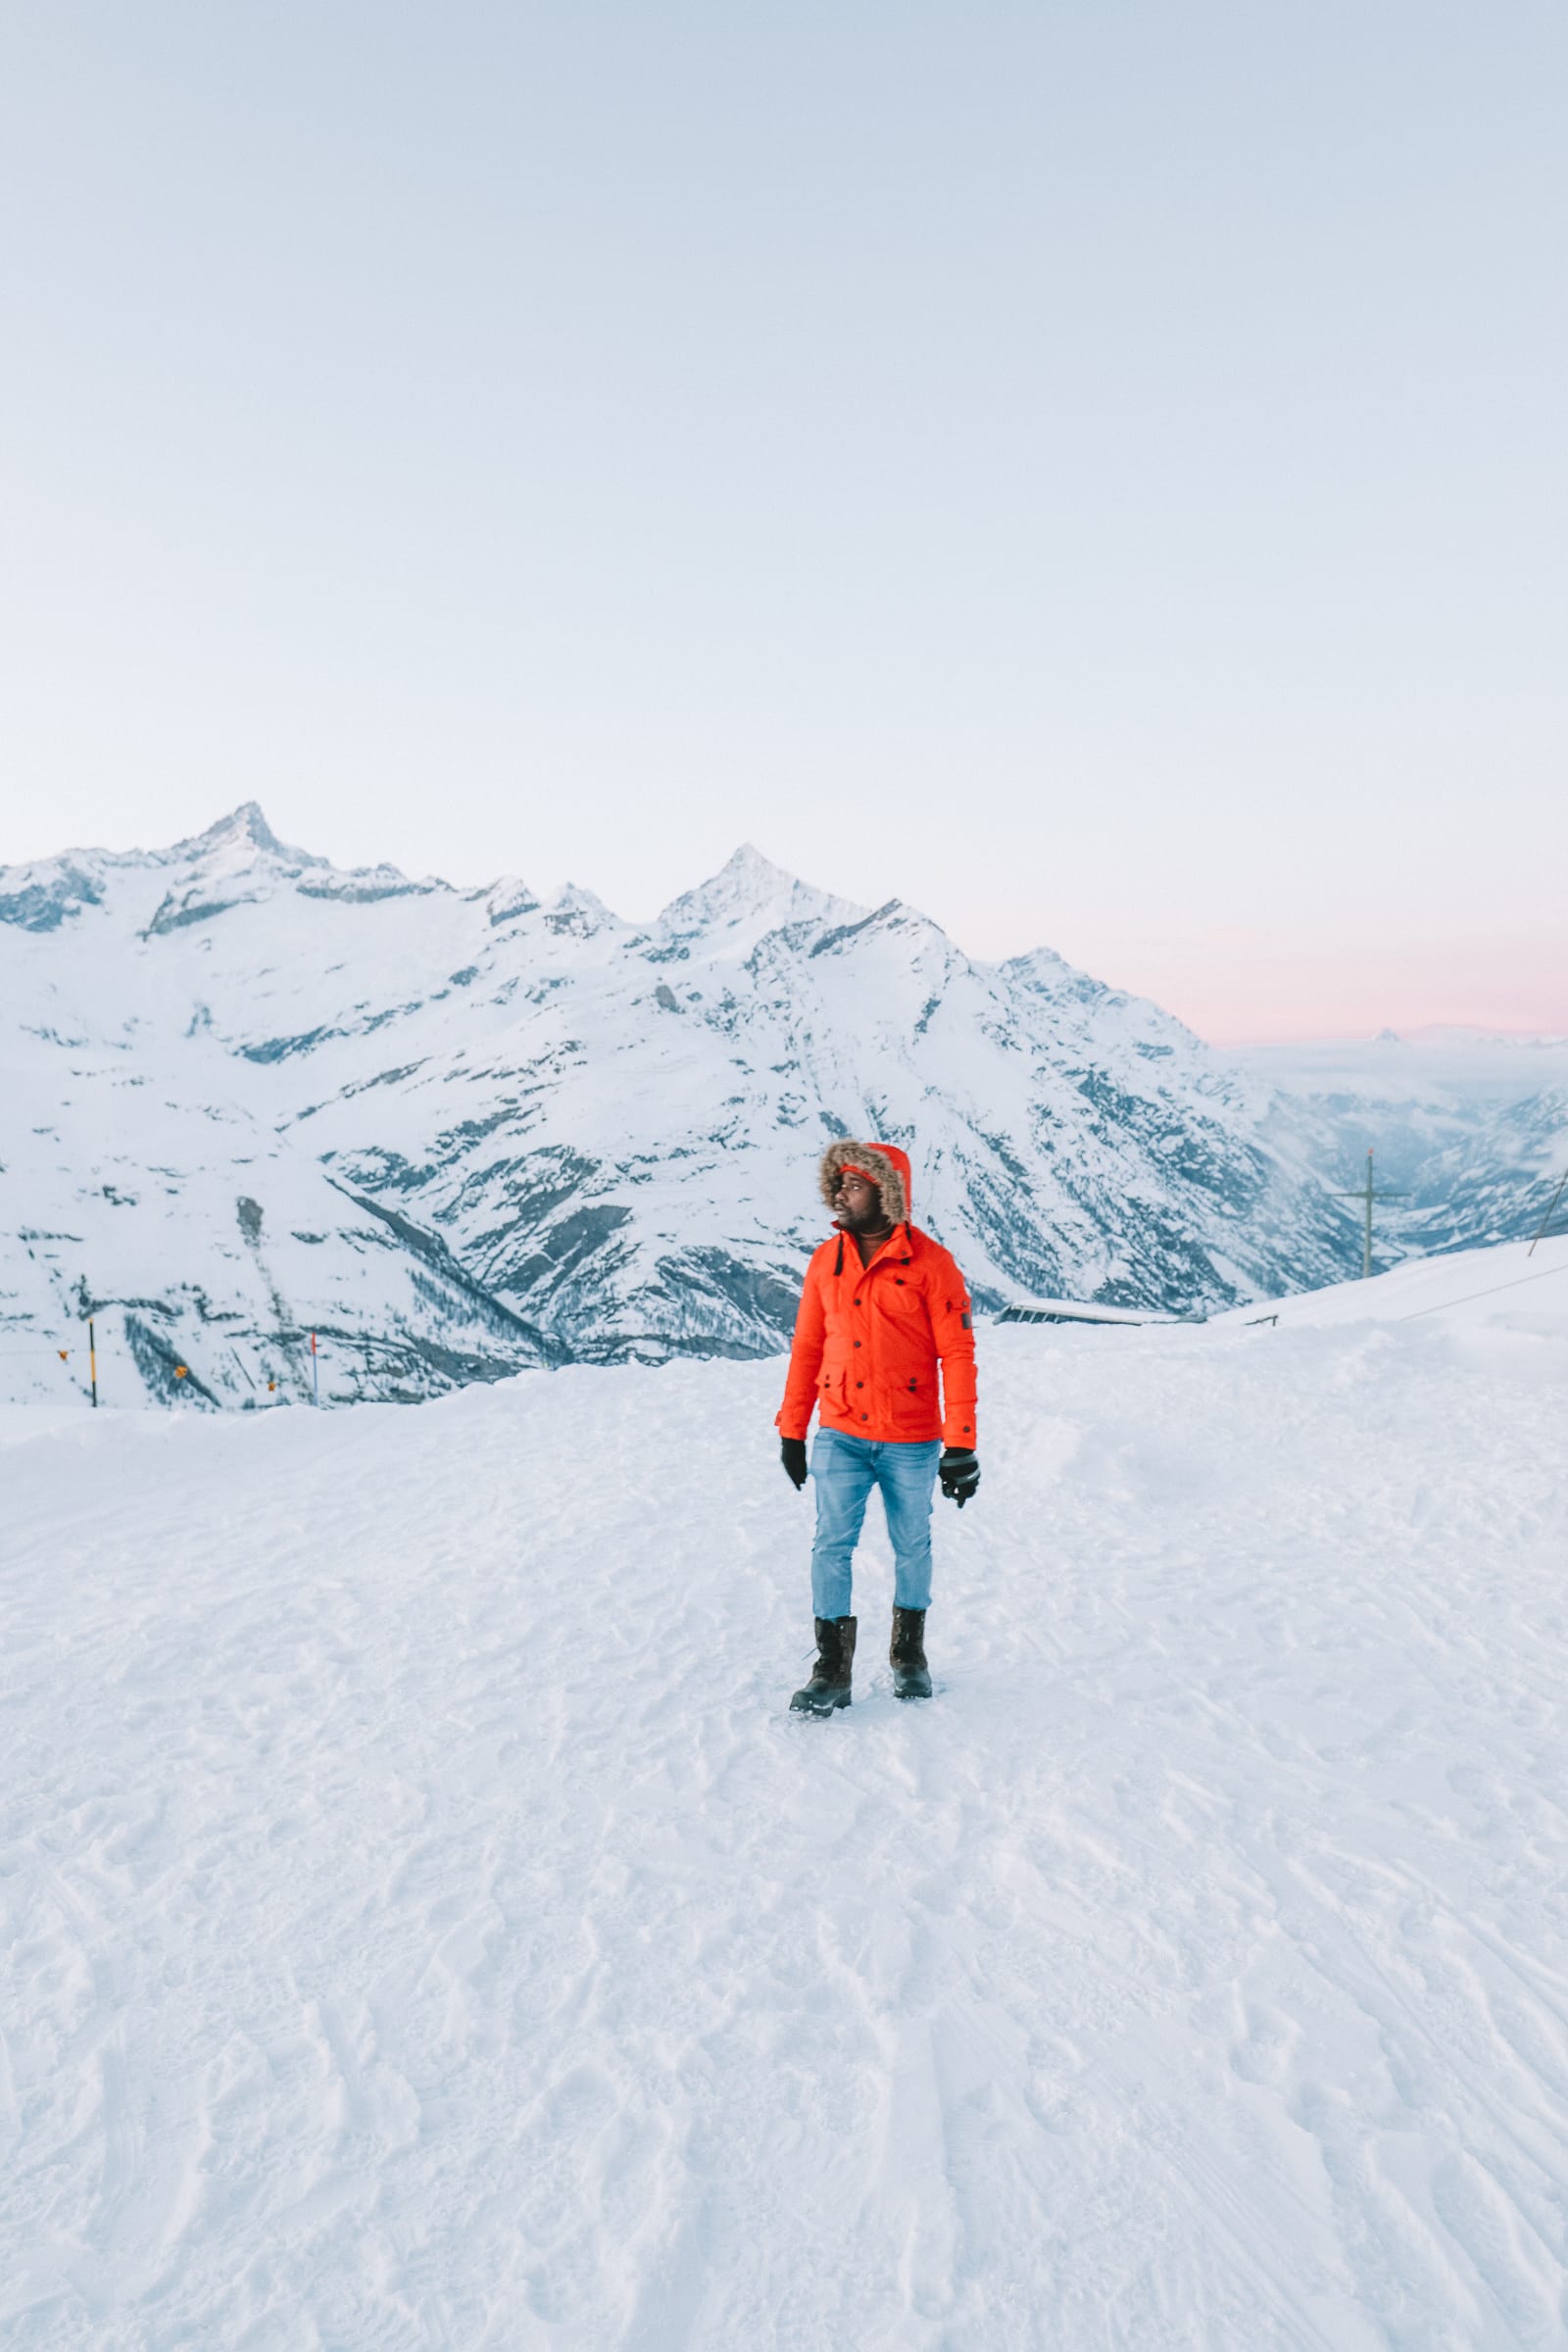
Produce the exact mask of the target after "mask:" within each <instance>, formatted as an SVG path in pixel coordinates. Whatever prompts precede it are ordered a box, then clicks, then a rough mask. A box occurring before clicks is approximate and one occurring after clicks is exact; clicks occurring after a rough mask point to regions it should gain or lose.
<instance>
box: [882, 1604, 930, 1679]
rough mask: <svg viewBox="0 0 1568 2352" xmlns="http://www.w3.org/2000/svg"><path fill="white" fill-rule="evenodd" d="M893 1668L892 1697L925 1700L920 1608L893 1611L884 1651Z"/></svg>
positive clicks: (926, 1675) (924, 1663)
mask: <svg viewBox="0 0 1568 2352" xmlns="http://www.w3.org/2000/svg"><path fill="white" fill-rule="evenodd" d="M888 1658H889V1661H890V1663H891V1664H892V1667H893V1695H894V1697H895V1698H929V1697H930V1695H931V1677H930V1675H929V1673H928V1672H927V1670H926V1662H925V1611H924V1609H895V1610H894V1612H893V1642H892V1645H891V1646H890V1648H889V1650H888Z"/></svg>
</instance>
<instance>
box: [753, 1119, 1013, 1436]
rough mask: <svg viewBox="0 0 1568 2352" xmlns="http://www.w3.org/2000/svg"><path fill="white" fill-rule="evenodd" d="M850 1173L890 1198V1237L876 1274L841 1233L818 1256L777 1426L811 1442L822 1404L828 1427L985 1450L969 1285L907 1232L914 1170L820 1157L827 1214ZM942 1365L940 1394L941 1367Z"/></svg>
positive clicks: (840, 1152) (886, 1156)
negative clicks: (859, 1173)
mask: <svg viewBox="0 0 1568 2352" xmlns="http://www.w3.org/2000/svg"><path fill="white" fill-rule="evenodd" d="M846 1166H852V1167H858V1168H860V1169H862V1170H863V1171H864V1172H865V1174H866V1175H868V1176H869V1177H871V1178H872V1180H873V1181H874V1182H875V1183H876V1185H877V1186H878V1188H879V1190H880V1191H881V1194H882V1200H883V1205H884V1207H885V1208H886V1210H887V1213H888V1214H889V1216H891V1217H892V1219H893V1233H892V1235H891V1237H890V1239H889V1240H887V1241H886V1242H884V1243H883V1245H882V1247H881V1249H880V1250H878V1251H877V1253H876V1255H875V1257H873V1258H872V1260H871V1263H870V1264H869V1265H868V1266H862V1265H861V1263H860V1253H859V1250H858V1249H857V1248H856V1245H855V1241H854V1238H853V1236H851V1235H849V1234H846V1233H844V1232H842V1231H841V1232H838V1233H835V1234H834V1235H832V1236H831V1237H830V1238H829V1239H828V1240H827V1241H825V1242H824V1243H823V1244H822V1246H821V1248H820V1249H819V1250H816V1251H815V1252H814V1254H813V1255H812V1258H811V1262H810V1264H809V1266H808V1267H807V1269H806V1288H805V1290H804V1291H803V1292H802V1294H801V1304H800V1311H799V1313H798V1314H797V1315H796V1318H795V1345H794V1347H793V1348H792V1349H791V1351H790V1369H789V1379H788V1381H787V1382H786V1384H785V1389H784V1402H783V1404H782V1405H781V1406H780V1408H779V1412H778V1416H777V1427H778V1429H779V1432H780V1434H781V1435H782V1436H784V1437H786V1438H804V1437H805V1435H806V1433H807V1431H808V1429H809V1427H810V1424H811V1409H812V1407H813V1405H814V1406H815V1408H816V1409H817V1411H818V1412H819V1413H820V1415H821V1425H822V1427H823V1428H824V1429H839V1430H843V1431H844V1432H845V1433H846V1434H847V1435H848V1436H850V1437H856V1438H877V1439H883V1440H888V1439H891V1440H893V1441H894V1442H895V1443H896V1444H902V1445H916V1444H920V1443H922V1442H923V1443H929V1442H930V1441H931V1440H932V1439H934V1438H941V1439H942V1441H943V1443H944V1444H945V1445H948V1446H968V1447H970V1448H973V1447H974V1446H975V1445H976V1422H975V1370H974V1329H973V1318H972V1315H971V1312H970V1306H969V1293H968V1287H967V1285H966V1284H965V1282H964V1279H963V1276H962V1275H961V1274H960V1273H959V1271H958V1268H957V1265H956V1262H955V1260H954V1259H953V1258H952V1257H951V1256H950V1254H949V1253H948V1251H947V1250H944V1249H943V1247H942V1245H941V1243H940V1242H934V1241H932V1239H931V1237H930V1235H929V1234H925V1233H922V1232H921V1231H920V1229H919V1227H918V1226H916V1225H911V1224H910V1222H909V1162H908V1159H907V1156H906V1154H905V1153H904V1152H901V1151H900V1150H899V1148H898V1146H897V1145H896V1144H852V1143H836V1144H832V1145H830V1146H829V1148H828V1150H827V1151H826V1152H824V1153H823V1155H822V1165H821V1171H820V1175H821V1185H822V1196H823V1199H824V1201H827V1202H828V1204H829V1205H831V1203H832V1199H833V1193H834V1190H835V1188H836V1186H837V1184H838V1180H839V1176H840V1173H841V1171H842V1170H843V1168H844V1167H846ZM939 1362H940V1364H941V1368H942V1371H941V1392H940V1396H939V1393H938V1386H937V1366H938V1363H939Z"/></svg>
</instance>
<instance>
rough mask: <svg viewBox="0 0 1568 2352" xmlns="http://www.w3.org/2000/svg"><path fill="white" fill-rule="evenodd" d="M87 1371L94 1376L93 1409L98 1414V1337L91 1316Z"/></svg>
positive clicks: (88, 1323)
mask: <svg viewBox="0 0 1568 2352" xmlns="http://www.w3.org/2000/svg"><path fill="white" fill-rule="evenodd" d="M87 1369H88V1371H89V1372H90V1373H91V1375H92V1409H93V1411H94V1412H96V1411H97V1410H98V1335H97V1333H96V1332H95V1331H94V1330H93V1327H92V1317H91V1315H89V1316H88V1317H87Z"/></svg>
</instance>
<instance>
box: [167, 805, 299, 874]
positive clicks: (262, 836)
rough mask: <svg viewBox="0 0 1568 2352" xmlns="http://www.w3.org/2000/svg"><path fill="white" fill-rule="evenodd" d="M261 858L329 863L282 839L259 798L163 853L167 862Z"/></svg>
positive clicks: (232, 862) (291, 865)
mask: <svg viewBox="0 0 1568 2352" xmlns="http://www.w3.org/2000/svg"><path fill="white" fill-rule="evenodd" d="M258 858H268V859H272V860H275V861H276V862H277V863H278V864H280V865H283V866H285V867H287V868H288V869H290V870H291V871H299V870H302V869H303V868H304V867H306V866H324V865H325V864H326V863H327V859H326V858H319V857H317V855H316V854H315V852H314V851H312V850H297V849H294V848H293V847H291V845H290V844H289V843H287V842H283V841H279V840H278V838H277V835H276V834H275V833H274V832H273V831H272V828H271V826H270V824H269V823H268V821H267V818H266V816H265V815H264V814H263V812H262V807H261V803H260V802H259V801H242V802H241V803H240V805H239V807H238V808H237V809H230V810H229V812H228V814H227V815H226V816H221V817H220V818H219V819H218V822H217V823H216V824H213V825H209V826H208V828H207V830H206V832H205V833H193V834H192V835H190V837H189V838H188V839H187V840H185V841H176V842H175V844H174V846H173V848H172V850H166V851H164V852H163V854H162V861H163V862H164V863H166V864H171V865H172V864H173V863H175V862H176V861H185V860H189V861H190V862H192V863H196V862H200V863H202V864H204V865H207V866H209V867H211V866H212V865H214V864H222V865H223V866H225V867H233V866H244V865H252V864H254V863H256V861H257V859H258Z"/></svg>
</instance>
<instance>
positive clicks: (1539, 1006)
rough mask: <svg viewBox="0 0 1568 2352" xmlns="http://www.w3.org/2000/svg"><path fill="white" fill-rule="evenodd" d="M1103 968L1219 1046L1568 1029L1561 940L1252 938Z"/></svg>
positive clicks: (1566, 949)
mask: <svg viewBox="0 0 1568 2352" xmlns="http://www.w3.org/2000/svg"><path fill="white" fill-rule="evenodd" d="M1075 960H1076V958H1075ZM1091 968H1095V967H1094V966H1093V965H1091ZM1097 976H1098V977H1101V978H1103V979H1105V980H1108V981H1111V982H1113V983H1114V985H1116V986H1117V987H1120V988H1126V989H1130V990H1132V991H1134V992H1135V993H1136V994H1138V995H1140V996H1147V997H1152V998H1153V1000H1154V1002H1155V1003H1156V1004H1158V1005H1162V1006H1163V1007H1164V1009H1165V1010H1166V1011H1167V1012H1172V1013H1174V1014H1175V1015H1176V1017H1177V1018H1178V1019H1179V1020H1182V1021H1185V1022H1186V1024H1187V1026H1188V1027H1189V1028H1191V1029H1194V1030H1196V1031H1197V1032H1198V1034H1199V1036H1200V1037H1202V1038H1206V1039H1207V1040H1208V1041H1209V1042H1210V1043H1211V1044H1213V1045H1220V1046H1223V1045H1237V1046H1239V1045H1262V1044H1271V1045H1272V1044H1289V1043H1294V1042H1304V1041H1308V1040H1318V1041H1321V1040H1326V1039H1331V1038H1366V1037H1375V1036H1376V1035H1377V1034H1378V1032H1379V1031H1380V1030H1383V1029H1393V1030H1396V1031H1397V1032H1398V1033H1399V1034H1400V1035H1407V1034H1410V1033H1412V1032H1415V1031H1419V1030H1422V1029H1429V1028H1456V1029H1484V1030H1492V1031H1501V1032H1505V1033H1510V1034H1512V1035H1515V1036H1520V1037H1547V1036H1550V1037H1561V1036H1565V1035H1568V946H1565V945H1564V943H1563V942H1562V941H1558V940H1552V941H1546V940H1511V941H1502V940H1497V941H1486V942H1479V941H1478V942H1466V943H1463V944H1459V943H1455V944H1454V945H1452V946H1451V947H1445V946H1442V945H1434V946H1432V947H1429V948H1419V949H1417V948H1411V949H1408V950H1406V951H1404V952H1402V953H1387V954H1384V955H1381V956H1367V955H1354V954H1342V955H1329V954H1326V953H1324V952H1322V951H1308V950H1305V949H1301V948H1298V947H1295V946H1289V947H1287V946H1285V945H1283V944H1282V945H1280V946H1278V947H1275V946H1272V945H1270V944H1269V943H1266V942H1247V943H1246V944H1243V943H1241V942H1237V943H1236V944H1234V945H1233V944H1230V943H1220V942H1213V943H1209V942H1203V943H1199V942H1194V943H1190V944H1186V945H1179V944H1175V943H1171V944H1168V945H1162V946H1161V947H1159V948H1156V949H1151V950H1149V951H1145V952H1139V951H1137V950H1136V949H1132V948H1126V949H1124V950H1123V951H1122V952H1120V953H1116V954H1114V955H1113V956H1105V957H1103V958H1102V959H1101V961H1100V965H1099V968H1098V973H1097Z"/></svg>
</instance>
